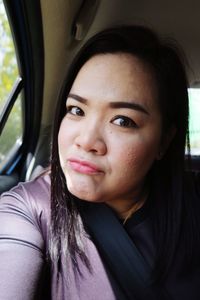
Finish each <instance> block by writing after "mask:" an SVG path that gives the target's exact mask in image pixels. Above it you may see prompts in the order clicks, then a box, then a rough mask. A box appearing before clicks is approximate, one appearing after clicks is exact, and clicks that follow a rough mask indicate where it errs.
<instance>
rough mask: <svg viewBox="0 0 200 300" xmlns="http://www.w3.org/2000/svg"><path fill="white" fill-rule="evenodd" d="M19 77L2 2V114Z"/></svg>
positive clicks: (0, 31)
mask: <svg viewBox="0 0 200 300" xmlns="http://www.w3.org/2000/svg"><path fill="white" fill-rule="evenodd" d="M18 76H19V75H18V67H17V60H16V54H15V48H14V43H13V39H12V35H11V31H10V26H9V23H8V19H7V16H6V12H5V7H4V4H3V1H2V0H0V113H1V111H2V108H3V106H4V104H5V102H6V100H7V98H8V95H9V94H10V92H11V90H12V87H13V85H14V83H15V81H16V79H17V77H18Z"/></svg>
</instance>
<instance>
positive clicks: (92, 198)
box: [69, 188, 102, 202]
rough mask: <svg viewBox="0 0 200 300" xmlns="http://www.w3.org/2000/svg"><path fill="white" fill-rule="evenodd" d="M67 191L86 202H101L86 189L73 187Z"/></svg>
mask: <svg viewBox="0 0 200 300" xmlns="http://www.w3.org/2000/svg"><path fill="white" fill-rule="evenodd" d="M69 191H70V193H71V194H72V195H74V196H75V197H77V198H79V199H80V200H83V201H87V202H102V201H101V200H100V199H98V198H97V197H96V196H94V195H93V194H91V193H89V192H87V191H77V190H75V189H70V188H69Z"/></svg>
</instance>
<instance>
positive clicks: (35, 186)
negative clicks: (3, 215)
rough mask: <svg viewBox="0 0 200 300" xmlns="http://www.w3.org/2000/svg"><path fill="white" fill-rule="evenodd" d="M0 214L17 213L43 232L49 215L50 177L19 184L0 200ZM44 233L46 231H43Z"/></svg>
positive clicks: (45, 176) (43, 176)
mask: <svg viewBox="0 0 200 300" xmlns="http://www.w3.org/2000/svg"><path fill="white" fill-rule="evenodd" d="M0 212H7V213H10V214H11V213H15V214H16V213H17V214H18V215H21V216H22V215H23V216H24V217H25V218H28V219H29V220H31V222H33V223H34V224H35V225H37V226H39V227H40V229H41V227H42V229H43V230H45V228H46V226H47V223H48V220H49V215H50V177H49V175H42V176H40V177H38V178H36V179H34V180H31V181H29V182H21V183H19V184H18V185H17V186H15V187H14V188H12V189H11V190H9V191H7V192H4V193H3V194H2V195H1V198H0ZM45 231H46V230H45Z"/></svg>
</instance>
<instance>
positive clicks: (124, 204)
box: [107, 187, 148, 223]
mask: <svg viewBox="0 0 200 300" xmlns="http://www.w3.org/2000/svg"><path fill="white" fill-rule="evenodd" d="M147 196H148V189H147V188H146V187H144V188H143V189H142V191H140V192H139V193H137V196H135V197H134V196H133V197H132V198H131V199H127V200H125V199H121V200H120V201H115V202H114V203H107V204H108V205H109V206H110V207H111V208H112V209H113V210H114V211H115V212H116V213H117V215H118V216H119V218H120V219H122V220H124V223H125V222H126V221H127V220H128V219H129V218H130V217H131V216H132V215H133V214H134V213H135V212H136V211H137V210H138V209H140V208H141V207H142V206H143V205H144V203H145V201H146V199H147Z"/></svg>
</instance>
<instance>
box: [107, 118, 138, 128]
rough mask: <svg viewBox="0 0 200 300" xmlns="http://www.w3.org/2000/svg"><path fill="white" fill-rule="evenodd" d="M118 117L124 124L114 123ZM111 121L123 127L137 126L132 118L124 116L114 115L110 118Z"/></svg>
mask: <svg viewBox="0 0 200 300" xmlns="http://www.w3.org/2000/svg"><path fill="white" fill-rule="evenodd" d="M119 119H121V120H122V121H123V122H124V121H125V125H122V124H115V123H114V121H116V120H119ZM112 123H114V124H115V125H117V126H120V127H125V128H138V125H137V124H136V123H135V122H134V121H133V120H132V119H130V118H128V117H125V116H116V117H115V118H114V119H113V120H112Z"/></svg>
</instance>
